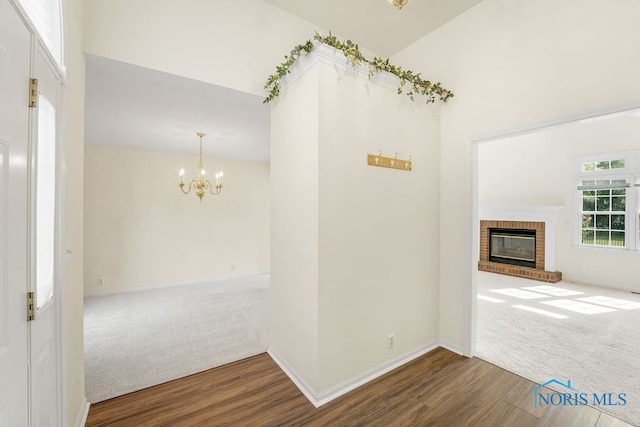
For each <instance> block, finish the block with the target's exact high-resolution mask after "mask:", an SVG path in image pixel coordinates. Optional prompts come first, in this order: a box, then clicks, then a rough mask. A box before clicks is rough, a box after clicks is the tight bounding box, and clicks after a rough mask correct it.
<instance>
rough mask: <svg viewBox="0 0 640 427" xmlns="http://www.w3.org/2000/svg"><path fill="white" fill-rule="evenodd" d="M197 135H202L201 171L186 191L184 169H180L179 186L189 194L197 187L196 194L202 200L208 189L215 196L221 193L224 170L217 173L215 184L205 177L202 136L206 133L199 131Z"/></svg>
mask: <svg viewBox="0 0 640 427" xmlns="http://www.w3.org/2000/svg"><path fill="white" fill-rule="evenodd" d="M196 135H198V136H199V137H200V162H199V163H198V169H199V170H200V173H199V174H198V176H197V177H196V178H194V179H192V180H191V181H189V187H188V188H187V190H186V191H185V189H184V186H185V185H186V184H185V183H184V181H183V178H184V169H180V184H178V187H180V190H182V192H183V193H184V194H189V193H190V192H191V189H192V188H195V190H196V196H198V198H199V199H200V201H202V198H203V197H204V195H205V194H206V192H207V190H208V191H209V193H211V194H213V195H214V196H215V195H217V194H220V191H221V190H222V172H218V173H217V174H216V184H215V185H213V184H211V181H209V180H208V179H204V174H205V171H204V164H203V163H202V137H203V136H205V134H204V133H202V132H198V133H196Z"/></svg>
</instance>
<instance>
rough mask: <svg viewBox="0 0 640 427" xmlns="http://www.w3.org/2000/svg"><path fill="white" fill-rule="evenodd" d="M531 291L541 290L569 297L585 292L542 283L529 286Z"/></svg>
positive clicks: (548, 293)
mask: <svg viewBox="0 0 640 427" xmlns="http://www.w3.org/2000/svg"><path fill="white" fill-rule="evenodd" d="M522 289H527V290H529V291H534V292H541V293H543V294H547V295H551V296H554V297H568V296H571V295H582V294H583V293H584V292H578V291H572V290H571V289H565V288H558V287H557V286H549V285H540V286H527V287H526V288H522Z"/></svg>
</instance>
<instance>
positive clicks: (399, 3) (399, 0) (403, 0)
mask: <svg viewBox="0 0 640 427" xmlns="http://www.w3.org/2000/svg"><path fill="white" fill-rule="evenodd" d="M387 1H388V2H389V3H391V4H392V5H394V6H395V7H397V8H398V9H402V8H403V7H404V5H405V4H407V3H409V0H387Z"/></svg>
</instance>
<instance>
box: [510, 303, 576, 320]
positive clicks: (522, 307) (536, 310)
mask: <svg viewBox="0 0 640 427" xmlns="http://www.w3.org/2000/svg"><path fill="white" fill-rule="evenodd" d="M513 307H514V308H519V309H520V310H526V311H530V312H532V313H538V314H543V315H545V316H549V317H553V318H554V319H566V318H568V317H569V316H565V315H564V314H558V313H552V312H551V311H546V310H541V309H539V308H535V307H529V306H527V305H520V304H518V305H514V306H513Z"/></svg>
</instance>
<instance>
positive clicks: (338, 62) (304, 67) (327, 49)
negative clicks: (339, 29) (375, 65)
mask: <svg viewBox="0 0 640 427" xmlns="http://www.w3.org/2000/svg"><path fill="white" fill-rule="evenodd" d="M313 44H314V48H313V50H312V51H311V53H309V54H307V55H301V56H300V57H299V58H298V59H297V61H296V63H295V64H294V65H293V66H292V67H291V73H289V74H288V75H287V76H286V77H285V78H283V79H282V81H281V83H280V87H281V90H284V89H286V88H287V87H289V86H291V85H292V84H293V83H294V82H295V81H296V80H298V79H299V78H300V77H302V76H303V75H304V74H305V73H306V72H307V71H309V70H310V69H311V67H313V66H314V65H315V64H317V63H321V64H326V65H330V66H333V67H334V68H335V69H336V70H339V71H342V72H344V73H346V74H351V75H353V76H354V77H357V78H360V79H363V80H367V81H370V82H371V83H373V84H376V85H378V86H382V87H386V88H387V89H390V90H393V91H397V90H398V87H399V86H400V79H399V78H398V77H397V76H396V75H394V74H391V73H388V72H385V71H380V72H377V73H375V74H374V75H373V76H371V78H369V66H368V65H366V64H359V65H357V66H355V67H354V66H353V65H351V64H350V63H349V62H348V61H347V58H346V57H345V56H344V54H343V53H342V51H340V50H338V49H335V48H333V47H331V46H327V45H326V44H324V43H321V42H319V41H314V42H313Z"/></svg>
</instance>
